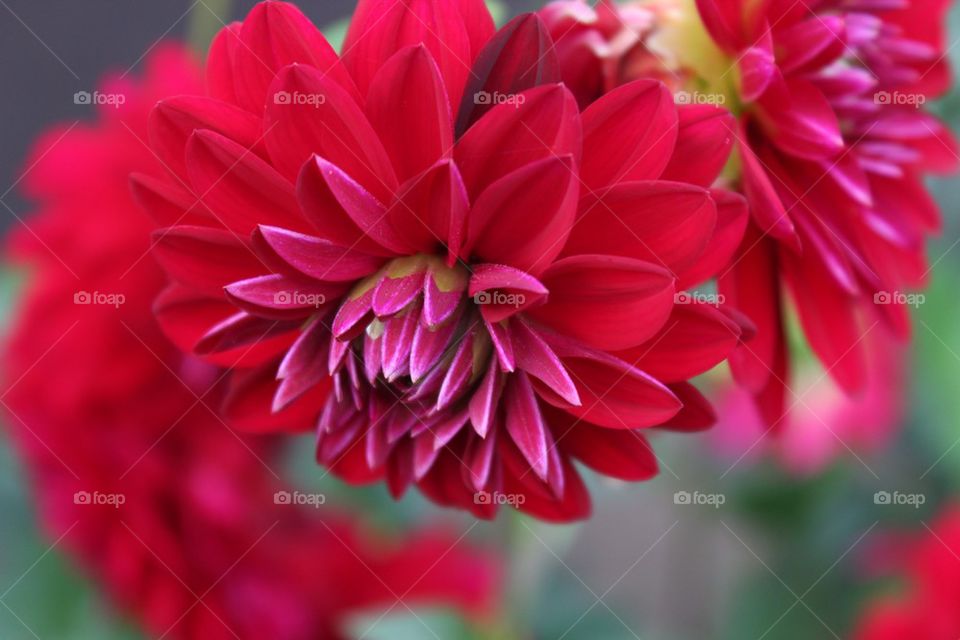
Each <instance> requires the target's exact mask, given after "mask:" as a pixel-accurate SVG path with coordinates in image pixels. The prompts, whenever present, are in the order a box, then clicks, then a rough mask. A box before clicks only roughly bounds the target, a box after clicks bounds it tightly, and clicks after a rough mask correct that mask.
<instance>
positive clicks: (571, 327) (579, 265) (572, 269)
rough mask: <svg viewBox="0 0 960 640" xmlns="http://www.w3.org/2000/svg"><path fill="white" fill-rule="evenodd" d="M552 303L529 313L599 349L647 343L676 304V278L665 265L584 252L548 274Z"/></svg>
mask: <svg viewBox="0 0 960 640" xmlns="http://www.w3.org/2000/svg"><path fill="white" fill-rule="evenodd" d="M543 283H544V285H545V286H546V287H547V289H548V290H549V291H550V298H549V300H548V301H547V303H546V304H544V305H543V306H542V307H539V308H537V309H534V310H531V311H528V312H527V315H528V316H530V317H532V318H535V319H537V320H538V321H540V322H542V323H544V324H546V325H548V326H550V327H552V328H554V329H556V330H557V331H559V332H561V333H563V334H565V335H567V336H570V337H573V338H576V339H578V340H580V341H582V342H583V343H584V344H587V345H590V346H592V347H595V348H597V349H603V350H606V351H614V350H619V349H627V348H629V347H633V346H635V345H638V344H641V343H642V342H645V341H646V340H647V339H649V338H650V337H651V336H653V335H654V334H655V333H656V332H657V331H658V330H659V329H660V328H661V327H662V326H663V324H664V323H665V322H666V320H667V317H668V316H669V315H670V311H671V310H672V309H673V306H674V293H675V291H674V278H673V277H672V276H671V275H670V273H669V272H668V271H666V270H665V269H663V268H661V267H658V266H656V265H653V264H651V263H649V262H644V261H642V260H633V259H631V258H623V257H619V256H597V255H580V256H574V257H570V258H564V259H562V260H559V261H558V262H556V263H554V264H553V266H551V267H550V269H549V270H547V272H546V273H544V274H543Z"/></svg>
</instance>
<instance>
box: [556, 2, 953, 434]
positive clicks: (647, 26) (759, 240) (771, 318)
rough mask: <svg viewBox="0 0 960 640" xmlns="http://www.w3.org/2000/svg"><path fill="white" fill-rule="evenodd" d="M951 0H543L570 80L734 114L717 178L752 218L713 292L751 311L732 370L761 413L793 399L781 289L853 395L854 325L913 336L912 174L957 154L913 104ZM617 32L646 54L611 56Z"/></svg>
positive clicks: (916, 275) (921, 196)
mask: <svg viewBox="0 0 960 640" xmlns="http://www.w3.org/2000/svg"><path fill="white" fill-rule="evenodd" d="M947 6H948V5H947V3H946V2H943V1H942V0H924V1H921V2H906V1H903V2H899V1H894V2H882V3H876V2H860V1H857V2H852V3H851V2H843V3H840V2H816V3H812V4H808V3H802V2H799V3H789V2H767V3H748V2H745V1H742V0H730V1H719V0H698V1H697V3H696V6H693V4H692V3H685V2H673V1H662V2H652V3H645V4H644V5H643V9H644V10H645V12H646V13H644V14H642V15H646V16H648V17H649V20H648V21H647V22H638V21H637V20H636V19H635V18H632V17H631V16H634V15H635V13H634V12H633V11H628V10H627V9H625V8H623V7H620V8H618V7H616V5H613V4H612V3H607V2H603V3H601V4H600V5H599V6H598V8H597V10H596V12H594V11H593V10H592V9H590V8H589V7H588V6H587V5H586V3H584V2H582V1H580V2H577V1H572V0H568V1H565V2H554V3H550V4H549V5H547V7H546V8H544V9H543V10H542V11H541V14H542V15H544V17H545V18H546V19H547V20H548V21H549V22H550V24H551V32H552V33H554V35H555V37H556V38H558V40H559V43H560V45H559V47H558V48H559V49H560V50H561V51H562V52H563V53H564V55H563V56H561V58H560V59H561V62H562V63H563V65H564V74H565V76H571V77H574V78H577V84H578V86H587V87H597V86H601V87H607V88H608V89H609V87H610V86H611V84H612V85H613V86H616V85H617V84H619V83H622V82H627V81H630V80H634V79H636V78H638V77H645V76H649V75H651V74H655V75H657V76H659V77H663V78H664V79H665V80H666V81H668V83H669V84H671V86H673V87H674V89H675V91H676V98H677V101H678V102H681V103H684V102H685V103H691V104H698V103H703V104H717V105H721V106H723V107H725V108H727V109H729V110H731V111H732V112H733V113H734V114H736V115H737V116H738V119H737V124H736V125H735V127H734V126H732V127H731V130H730V134H731V135H733V136H735V138H736V140H737V145H736V147H737V151H736V154H735V159H736V160H735V162H734V163H732V164H731V165H730V167H728V169H727V170H726V171H725V172H724V177H725V178H726V179H727V180H729V181H730V182H732V183H733V184H735V185H736V186H738V188H739V190H740V191H741V192H742V193H743V194H744V195H745V196H746V197H747V199H748V201H749V205H750V212H751V224H750V225H749V227H748V229H747V233H746V234H745V238H744V241H743V244H742V245H741V248H740V250H739V251H738V253H737V255H736V256H735V258H734V259H733V261H732V263H731V264H730V265H729V267H728V268H725V269H724V270H723V271H722V272H721V274H720V275H721V277H720V287H719V288H720V292H721V293H722V294H723V295H724V299H725V302H726V303H728V304H731V305H733V306H734V307H735V308H737V309H738V310H739V311H741V312H743V313H745V314H746V315H747V316H748V317H749V318H750V319H751V320H752V321H754V322H755V323H756V325H757V335H756V337H755V339H753V340H751V341H750V342H749V344H744V345H743V346H741V347H740V348H738V349H737V351H736V353H735V354H734V355H733V357H732V358H731V366H732V368H733V371H734V374H735V376H736V378H737V380H738V382H740V383H741V384H742V385H743V386H744V387H745V388H746V389H748V390H749V391H750V392H751V393H752V394H753V395H754V396H755V398H756V400H757V401H758V406H759V407H760V409H761V411H762V412H763V414H764V417H765V421H766V423H767V424H768V425H777V424H778V423H780V422H781V420H783V419H785V418H786V416H787V414H788V413H789V408H788V407H787V406H786V404H785V399H786V396H787V394H788V392H787V387H788V384H787V381H788V379H789V377H790V367H789V364H790V355H789V353H788V347H787V342H786V338H785V328H784V327H785V318H786V317H787V315H788V311H787V302H786V300H787V298H788V297H789V298H791V299H792V300H793V302H794V307H795V309H796V312H797V313H798V314H799V318H800V324H801V326H802V329H803V332H804V334H805V337H806V339H807V341H808V343H809V345H810V347H811V348H812V350H813V351H814V352H815V353H816V355H817V357H818V358H819V359H820V361H821V362H822V364H823V366H824V367H825V369H826V370H827V371H829V373H830V375H831V376H832V377H833V379H834V380H835V381H836V382H837V383H838V384H839V385H840V386H841V388H843V389H844V390H845V391H846V392H848V393H853V392H857V391H861V390H863V389H864V387H865V385H867V384H868V382H867V377H868V368H867V366H866V364H865V363H866V353H865V352H866V346H867V345H868V344H870V342H872V341H866V340H864V336H865V335H867V334H869V333H870V332H872V331H877V332H880V331H884V330H888V331H892V332H893V333H894V334H896V335H898V336H900V337H901V338H903V337H906V335H907V334H908V330H909V318H908V313H907V312H908V310H909V305H910V304H912V303H913V298H912V297H911V294H910V292H911V291H913V290H915V289H916V288H919V287H922V286H923V285H924V284H925V281H926V279H927V275H928V271H929V269H928V267H927V264H926V260H925V256H924V247H925V242H926V240H927V238H928V237H929V235H930V234H931V233H932V232H935V231H937V230H939V228H940V215H939V211H938V208H937V205H936V204H935V203H934V201H933V199H932V197H931V196H930V195H929V193H928V192H927V190H926V188H925V186H924V184H923V177H924V175H925V174H927V173H929V172H934V173H946V172H951V171H953V170H954V169H955V167H956V165H957V153H956V144H955V142H954V140H953V137H952V134H951V133H950V132H949V131H948V129H947V128H946V127H945V126H944V125H943V124H941V123H940V122H939V121H938V120H937V119H936V118H935V117H933V116H932V115H930V114H929V113H927V112H926V111H925V110H924V108H923V107H924V103H925V102H926V101H927V100H929V99H932V98H934V97H936V96H939V95H941V94H943V92H944V91H945V90H946V89H947V87H948V84H949V72H948V68H947V61H946V60H945V58H944V46H943V37H944V32H945V20H944V13H945V10H946V8H947ZM618 24H619V25H620V28H619V29H618V28H617V27H616V25H618ZM624 31H626V32H632V33H633V34H634V36H635V37H634V38H633V39H632V41H633V42H634V43H635V44H634V47H635V48H640V50H642V52H643V54H644V58H645V60H646V61H647V62H646V64H643V65H639V66H638V65H635V64H634V65H631V64H630V63H629V56H628V57H627V58H624V57H623V54H622V48H618V47H617V46H616V43H618V42H624V41H626V40H630V38H629V37H628V36H624V35H622V34H623V32H624ZM610 69H615V70H617V72H616V74H614V75H611V73H610V71H609V70H610ZM590 73H593V83H592V84H590V83H589V80H588V79H585V78H587V77H588V76H589V74H590ZM877 312H879V313H877ZM877 325H881V326H880V327H878V326H877ZM789 404H791V405H793V404H797V403H796V402H794V401H793V400H791V402H790V403H789Z"/></svg>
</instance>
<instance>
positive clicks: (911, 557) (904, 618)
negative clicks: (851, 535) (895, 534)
mask: <svg viewBox="0 0 960 640" xmlns="http://www.w3.org/2000/svg"><path fill="white" fill-rule="evenodd" d="M895 549H896V557H898V558H903V561H902V563H901V566H899V567H898V569H899V571H900V572H901V573H900V574H899V576H898V577H899V579H900V582H901V587H900V589H899V590H898V591H897V592H896V593H894V594H891V595H887V596H883V597H880V598H877V599H875V600H874V601H872V602H870V603H869V604H868V605H867V607H866V609H865V611H864V612H863V613H862V614H861V617H860V619H859V621H858V622H857V624H856V630H855V632H854V634H853V635H852V636H851V637H852V638H853V639H854V640H901V639H902V638H910V639H911V640H954V639H955V638H957V637H958V636H960V609H958V608H957V600H958V598H960V559H958V558H960V508H958V507H957V506H956V505H953V506H950V507H948V508H946V509H945V510H944V511H943V512H942V513H941V514H940V516H939V517H938V518H937V520H936V522H934V523H932V524H931V525H930V526H928V527H926V529H924V530H923V531H918V532H917V533H916V534H915V535H913V536H911V537H909V538H907V537H904V538H900V539H899V540H898V543H897V545H896V547H895ZM888 557H889V556H888Z"/></svg>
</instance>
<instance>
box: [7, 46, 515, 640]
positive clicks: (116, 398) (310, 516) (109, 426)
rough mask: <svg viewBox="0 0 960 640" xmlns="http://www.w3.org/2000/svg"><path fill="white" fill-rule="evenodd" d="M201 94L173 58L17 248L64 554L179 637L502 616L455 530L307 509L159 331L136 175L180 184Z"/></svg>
mask: <svg viewBox="0 0 960 640" xmlns="http://www.w3.org/2000/svg"><path fill="white" fill-rule="evenodd" d="M200 87H201V81H200V79H199V77H198V69H197V67H196V65H195V64H194V63H193V62H192V61H191V60H190V59H189V58H188V56H187V54H186V53H185V52H184V51H182V50H181V49H180V48H178V47H176V46H174V45H167V44H164V45H161V46H160V47H158V48H157V50H156V51H155V52H154V53H153V54H151V56H150V57H149V58H148V62H147V70H146V79H145V81H144V83H143V84H139V83H136V82H133V81H131V80H129V79H123V78H118V79H114V80H111V81H109V82H107V83H106V84H105V85H104V86H103V88H102V89H103V93H105V94H111V95H122V96H124V98H125V100H123V101H119V102H122V104H121V105H120V106H119V107H118V108H114V107H113V106H106V107H105V108H104V109H103V111H102V113H101V114H100V116H99V119H98V122H97V123H96V124H92V125H79V126H75V127H69V128H62V129H59V130H56V131H52V132H50V133H49V134H47V135H46V136H44V138H43V139H42V140H41V141H39V142H38V143H37V145H36V148H35V150H34V153H33V157H32V158H31V161H30V163H29V167H30V168H29V169H28V171H27V174H26V177H25V179H24V184H25V185H26V188H27V191H28V193H29V195H30V196H31V197H32V198H33V199H35V200H36V201H37V202H39V211H38V213H37V215H35V216H33V217H31V218H30V219H29V220H28V221H27V222H26V223H25V224H24V225H23V227H22V228H19V229H17V231H16V232H15V234H14V236H13V238H12V240H11V248H10V252H11V258H12V260H13V261H15V262H16V263H17V264H18V265H20V266H21V267H22V268H23V269H24V270H25V271H26V275H27V285H26V291H25V299H24V301H23V302H22V304H21V306H20V309H19V312H18V314H17V316H16V319H15V326H14V328H13V330H12V333H11V335H10V337H9V343H8V345H7V347H6V350H5V353H4V355H5V361H4V365H5V374H4V375H5V378H6V379H7V381H8V384H9V389H8V391H7V393H6V394H5V395H4V398H3V403H4V405H5V407H6V408H7V414H8V421H9V430H10V432H11V434H12V435H13V436H14V439H15V441H16V443H17V444H18V447H19V450H20V452H21V453H22V455H23V457H24V459H25V462H26V464H27V469H28V472H29V474H30V476H31V477H32V479H33V481H34V490H35V495H36V498H37V500H38V508H39V510H40V512H41V516H42V519H43V523H44V525H45V527H46V529H47V530H48V532H49V535H50V536H51V538H52V539H53V540H55V541H56V542H55V545H54V546H56V547H63V548H66V549H68V550H69V552H70V553H71V554H73V555H75V556H77V557H78V558H79V560H80V561H81V563H82V564H83V565H84V566H85V567H86V568H87V569H88V570H89V571H90V572H91V573H92V574H93V575H94V576H95V577H96V578H97V580H98V581H99V582H100V583H102V584H103V586H104V587H105V588H106V590H107V591H108V592H109V593H110V594H111V596H112V597H113V599H114V600H115V601H117V602H118V603H119V604H120V606H121V607H122V608H123V609H124V610H125V611H127V612H130V613H132V614H134V615H135V616H136V617H137V618H138V619H139V620H140V621H141V622H142V624H143V625H144V627H145V628H146V629H147V630H149V631H150V632H151V633H156V634H163V636H164V637H174V638H186V639H193V638H197V639H199V638H203V639H204V640H207V639H210V638H244V639H246V638H257V639H260V638H289V639H297V638H302V639H304V640H307V639H308V638H309V639H311V640H314V639H316V638H341V637H343V635H342V634H343V632H344V630H343V624H344V621H345V619H346V616H347V615H349V614H351V613H353V612H358V611H362V610H364V609H365V608H368V607H378V608H381V609H385V608H387V607H392V606H394V605H397V604H400V603H402V604H403V605H404V606H406V604H407V603H415V602H420V603H433V604H446V605H452V606H456V607H459V608H462V609H463V610H465V611H466V612H468V613H472V614H477V615H479V614H482V613H484V612H489V611H490V609H491V607H492V606H493V601H494V598H495V595H496V584H497V573H498V572H497V565H496V563H495V562H494V561H493V560H492V558H490V557H489V556H487V555H486V554H485V553H483V552H479V551H478V550H477V549H475V548H472V546H471V545H470V544H469V543H468V542H466V541H461V540H460V538H459V537H458V536H456V535H451V533H450V532H449V531H446V530H445V529H438V530H434V529H426V530H424V531H423V532H421V533H419V534H417V535H415V536H411V537H409V538H407V539H404V540H399V539H394V538H389V537H377V536H375V535H374V534H373V533H372V532H369V531H366V530H365V528H364V527H362V526H361V525H360V523H358V522H357V521H355V520H354V519H353V518H351V517H350V516H348V515H347V514H345V513H340V512H337V511H336V510H334V509H331V508H327V507H324V508H321V509H316V510H315V509H311V508H309V507H306V506H303V505H299V506H298V505H295V504H294V503H297V502H303V501H302V500H299V499H295V496H296V495H297V494H294V493H291V492H292V491H293V489H292V488H291V487H288V486H286V485H285V484H284V483H283V482H282V481H281V480H280V478H279V475H280V472H279V471H275V470H274V468H275V467H277V466H279V459H278V454H279V453H280V446H281V445H282V440H279V439H278V438H277V437H276V436H272V437H252V436H246V435H245V436H240V435H238V434H236V433H235V432H234V431H233V430H232V429H231V428H230V427H229V426H228V425H227V424H225V423H224V422H223V421H222V420H221V419H220V418H219V417H218V416H217V414H216V412H214V411H212V410H211V409H210V408H209V407H210V406H211V405H214V406H215V405H216V404H217V402H218V400H219V398H220V396H221V395H222V393H223V386H224V385H223V384H222V383H220V378H221V377H222V374H221V373H220V372H219V371H218V370H217V369H216V368H215V367H212V366H210V365H208V364H204V363H201V362H199V361H198V360H195V359H193V358H191V357H188V356H184V355H182V354H181V353H180V352H179V350H177V349H175V348H174V347H173V346H172V345H170V344H169V343H168V342H167V340H166V338H165V337H164V336H163V334H162V332H161V331H160V330H159V328H158V327H157V326H156V324H155V320H154V318H153V315H152V312H151V302H152V300H153V299H154V298H155V296H156V295H157V294H158V292H159V291H160V290H161V289H162V287H163V286H164V282H165V277H164V274H163V272H162V271H161V270H160V269H159V268H158V267H157V265H156V264H155V263H154V262H153V261H152V259H151V257H150V256H149V255H148V254H149V245H150V242H149V237H150V231H151V229H152V224H151V223H150V221H149V219H148V218H146V217H145V216H143V214H142V212H141V211H140V210H139V208H138V206H137V205H136V203H135V202H134V201H133V199H132V197H131V194H130V190H129V174H130V172H131V171H139V172H142V174H143V175H144V176H151V177H150V178H149V179H152V180H157V181H159V180H160V179H161V177H162V174H163V168H162V166H161V164H160V162H159V161H158V160H157V158H156V157H155V156H154V155H153V153H152V152H151V151H150V150H149V148H148V146H147V143H146V136H147V116H148V113H149V111H150V109H151V108H152V107H153V105H154V104H156V102H157V100H158V99H159V98H160V97H161V96H169V95H171V94H178V93H195V92H197V91H199V90H200ZM115 103H116V101H115ZM144 179H147V178H144ZM278 492H279V493H278ZM313 502H314V503H317V502H320V498H315V499H313Z"/></svg>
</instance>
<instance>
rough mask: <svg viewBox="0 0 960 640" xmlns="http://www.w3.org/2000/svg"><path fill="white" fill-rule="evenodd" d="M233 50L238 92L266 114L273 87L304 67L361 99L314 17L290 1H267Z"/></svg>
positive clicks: (245, 25) (245, 26)
mask: <svg viewBox="0 0 960 640" xmlns="http://www.w3.org/2000/svg"><path fill="white" fill-rule="evenodd" d="M239 37H240V42H239V43H238V45H239V46H234V47H233V62H234V74H235V75H234V77H235V80H234V82H235V90H236V94H237V98H238V100H239V101H240V104H241V105H242V106H243V107H244V108H246V109H248V110H249V111H252V112H254V113H261V112H262V111H263V107H264V105H265V104H269V103H270V102H272V101H273V92H272V91H270V90H269V89H270V85H271V84H272V83H273V81H274V78H276V76H277V73H279V72H280V70H281V69H283V68H284V67H286V66H287V65H290V64H295V63H298V64H301V65H306V66H309V67H311V68H313V69H315V70H316V71H317V72H318V73H322V74H323V75H325V76H329V77H330V79H331V81H332V82H336V83H337V84H339V85H340V86H341V87H343V88H344V90H345V91H347V92H348V93H350V94H352V95H353V96H354V97H359V96H358V94H357V90H356V87H355V86H354V84H353V81H352V80H351V79H350V76H349V75H348V74H347V72H346V69H345V68H344V67H343V65H342V64H341V63H340V58H339V57H338V56H337V53H336V52H335V51H334V50H333V47H331V46H330V44H329V43H328V42H327V40H326V38H324V37H323V34H322V33H320V31H319V29H317V28H316V27H315V26H314V25H313V23H312V22H311V21H310V19H309V18H307V17H306V16H304V15H303V13H301V12H300V9H298V8H297V7H296V6H295V5H293V4H290V3H288V2H261V3H259V4H257V5H256V6H255V7H254V8H253V9H252V10H251V11H250V14H249V15H248V16H247V18H246V20H244V21H243V26H242V27H241V28H240V32H239Z"/></svg>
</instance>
